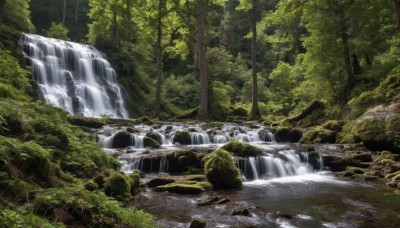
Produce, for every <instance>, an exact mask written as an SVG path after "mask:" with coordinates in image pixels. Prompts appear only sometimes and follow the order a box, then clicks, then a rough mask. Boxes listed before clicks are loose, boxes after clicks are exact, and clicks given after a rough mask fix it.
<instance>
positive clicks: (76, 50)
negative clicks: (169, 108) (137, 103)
mask: <svg viewBox="0 0 400 228" xmlns="http://www.w3.org/2000/svg"><path fill="white" fill-rule="evenodd" d="M20 45H21V49H22V52H23V54H24V55H25V56H26V57H27V58H28V59H29V60H30V62H31V65H32V77H33V80H34V81H35V82H36V83H37V86H38V88H39V90H40V92H41V95H42V97H43V99H44V100H45V102H46V103H48V104H51V105H54V106H56V107H59V108H62V109H64V110H66V111H67V112H69V113H71V114H75V115H84V116H88V117H104V116H107V117H113V118H128V117H129V115H128V112H127V110H126V108H125V102H124V98H123V92H122V87H121V86H120V85H119V84H118V83H117V80H116V73H115V71H114V69H113V68H112V67H111V65H110V63H109V62H108V61H107V60H106V59H105V57H104V55H103V54H102V53H101V52H99V51H98V50H96V49H95V48H94V47H91V46H88V45H83V44H78V43H74V42H68V41H63V40H58V39H53V38H46V37H42V36H39V35H34V34H24V35H23V36H22V38H21V41H20Z"/></svg>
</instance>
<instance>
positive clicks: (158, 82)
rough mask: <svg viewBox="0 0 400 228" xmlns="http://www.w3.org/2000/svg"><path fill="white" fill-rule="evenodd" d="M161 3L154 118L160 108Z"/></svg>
mask: <svg viewBox="0 0 400 228" xmlns="http://www.w3.org/2000/svg"><path fill="white" fill-rule="evenodd" d="M162 1H163V0H158V18H157V84H156V102H155V107H154V117H155V118H158V117H159V116H160V106H161V74H162V69H161V67H162V66H161V64H162V63H161V58H162V56H161V52H162V50H161V48H162V47H161V35H162V33H161V32H162V31H161V27H162V21H161V10H162Z"/></svg>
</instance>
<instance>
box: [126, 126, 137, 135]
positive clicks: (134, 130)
mask: <svg viewBox="0 0 400 228" xmlns="http://www.w3.org/2000/svg"><path fill="white" fill-rule="evenodd" d="M126 131H127V132H129V133H132V134H137V133H140V131H139V130H138V129H136V128H133V127H128V128H126Z"/></svg>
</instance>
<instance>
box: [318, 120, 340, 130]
mask: <svg viewBox="0 0 400 228" xmlns="http://www.w3.org/2000/svg"><path fill="white" fill-rule="evenodd" d="M342 127H343V123H342V122H341V121H337V120H328V121H326V122H325V123H324V124H323V125H322V128H323V129H327V130H330V131H334V132H340V131H341V130H342Z"/></svg>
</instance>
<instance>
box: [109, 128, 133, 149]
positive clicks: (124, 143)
mask: <svg viewBox="0 0 400 228" xmlns="http://www.w3.org/2000/svg"><path fill="white" fill-rule="evenodd" d="M131 145H132V143H131V134H130V133H129V132H127V131H119V132H117V133H116V134H115V135H114V139H113V141H112V146H111V147H112V148H125V147H128V146H131Z"/></svg>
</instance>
